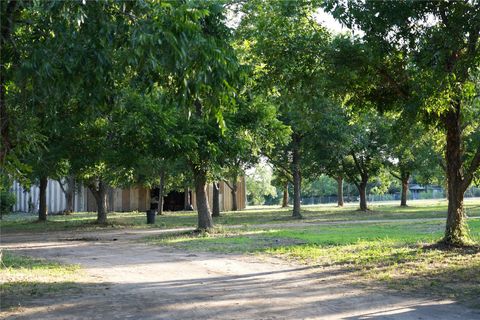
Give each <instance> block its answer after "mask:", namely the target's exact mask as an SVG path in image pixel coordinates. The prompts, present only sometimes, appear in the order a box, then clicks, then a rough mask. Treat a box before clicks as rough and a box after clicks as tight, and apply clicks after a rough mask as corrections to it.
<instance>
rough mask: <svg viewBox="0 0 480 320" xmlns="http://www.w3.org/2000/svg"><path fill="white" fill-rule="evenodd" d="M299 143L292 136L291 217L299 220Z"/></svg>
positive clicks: (298, 137)
mask: <svg viewBox="0 0 480 320" xmlns="http://www.w3.org/2000/svg"><path fill="white" fill-rule="evenodd" d="M300 142H301V138H300V136H299V135H298V134H294V135H293V141H292V149H293V150H292V151H293V154H292V166H293V170H292V171H293V212H292V217H294V218H297V219H300V218H302V214H301V212H300V200H301V197H302V195H301V191H302V173H301V168H300Z"/></svg>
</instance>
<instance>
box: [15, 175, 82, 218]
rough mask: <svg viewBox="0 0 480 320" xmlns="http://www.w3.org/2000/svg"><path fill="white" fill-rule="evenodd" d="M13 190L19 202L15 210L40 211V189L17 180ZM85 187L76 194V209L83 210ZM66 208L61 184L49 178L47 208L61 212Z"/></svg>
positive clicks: (50, 210) (49, 210)
mask: <svg viewBox="0 0 480 320" xmlns="http://www.w3.org/2000/svg"><path fill="white" fill-rule="evenodd" d="M11 191H12V192H13V193H14V194H15V197H16V199H17V202H16V203H15V205H14V206H13V210H14V211H17V212H38V207H39V196H40V189H39V187H38V186H37V185H32V186H31V187H30V188H29V189H25V188H23V187H22V185H21V184H20V183H18V182H17V181H14V182H13V185H12V188H11ZM83 192H84V188H83V187H81V188H80V189H79V190H77V191H76V194H75V210H76V211H83V210H84V208H83V205H82V201H81V199H82V198H83ZM65 209H66V200H65V194H64V193H63V191H62V188H61V187H60V184H59V183H58V182H57V181H55V180H48V184H47V210H48V212H61V211H63V210H65Z"/></svg>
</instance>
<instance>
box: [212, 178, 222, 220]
mask: <svg viewBox="0 0 480 320" xmlns="http://www.w3.org/2000/svg"><path fill="white" fill-rule="evenodd" d="M212 200H213V205H212V217H220V184H219V183H218V182H216V181H215V182H213V196H212Z"/></svg>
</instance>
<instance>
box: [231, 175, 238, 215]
mask: <svg viewBox="0 0 480 320" xmlns="http://www.w3.org/2000/svg"><path fill="white" fill-rule="evenodd" d="M237 190H238V184H237V179H235V180H234V181H232V190H231V191H232V211H237V210H238V206H237Z"/></svg>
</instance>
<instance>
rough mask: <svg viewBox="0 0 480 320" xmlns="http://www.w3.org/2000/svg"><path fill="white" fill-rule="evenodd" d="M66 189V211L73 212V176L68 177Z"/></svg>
mask: <svg viewBox="0 0 480 320" xmlns="http://www.w3.org/2000/svg"><path fill="white" fill-rule="evenodd" d="M65 191H66V192H65V200H66V202H67V207H66V211H67V213H72V212H74V211H75V178H74V177H73V176H69V177H68V178H67V190H65Z"/></svg>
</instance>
